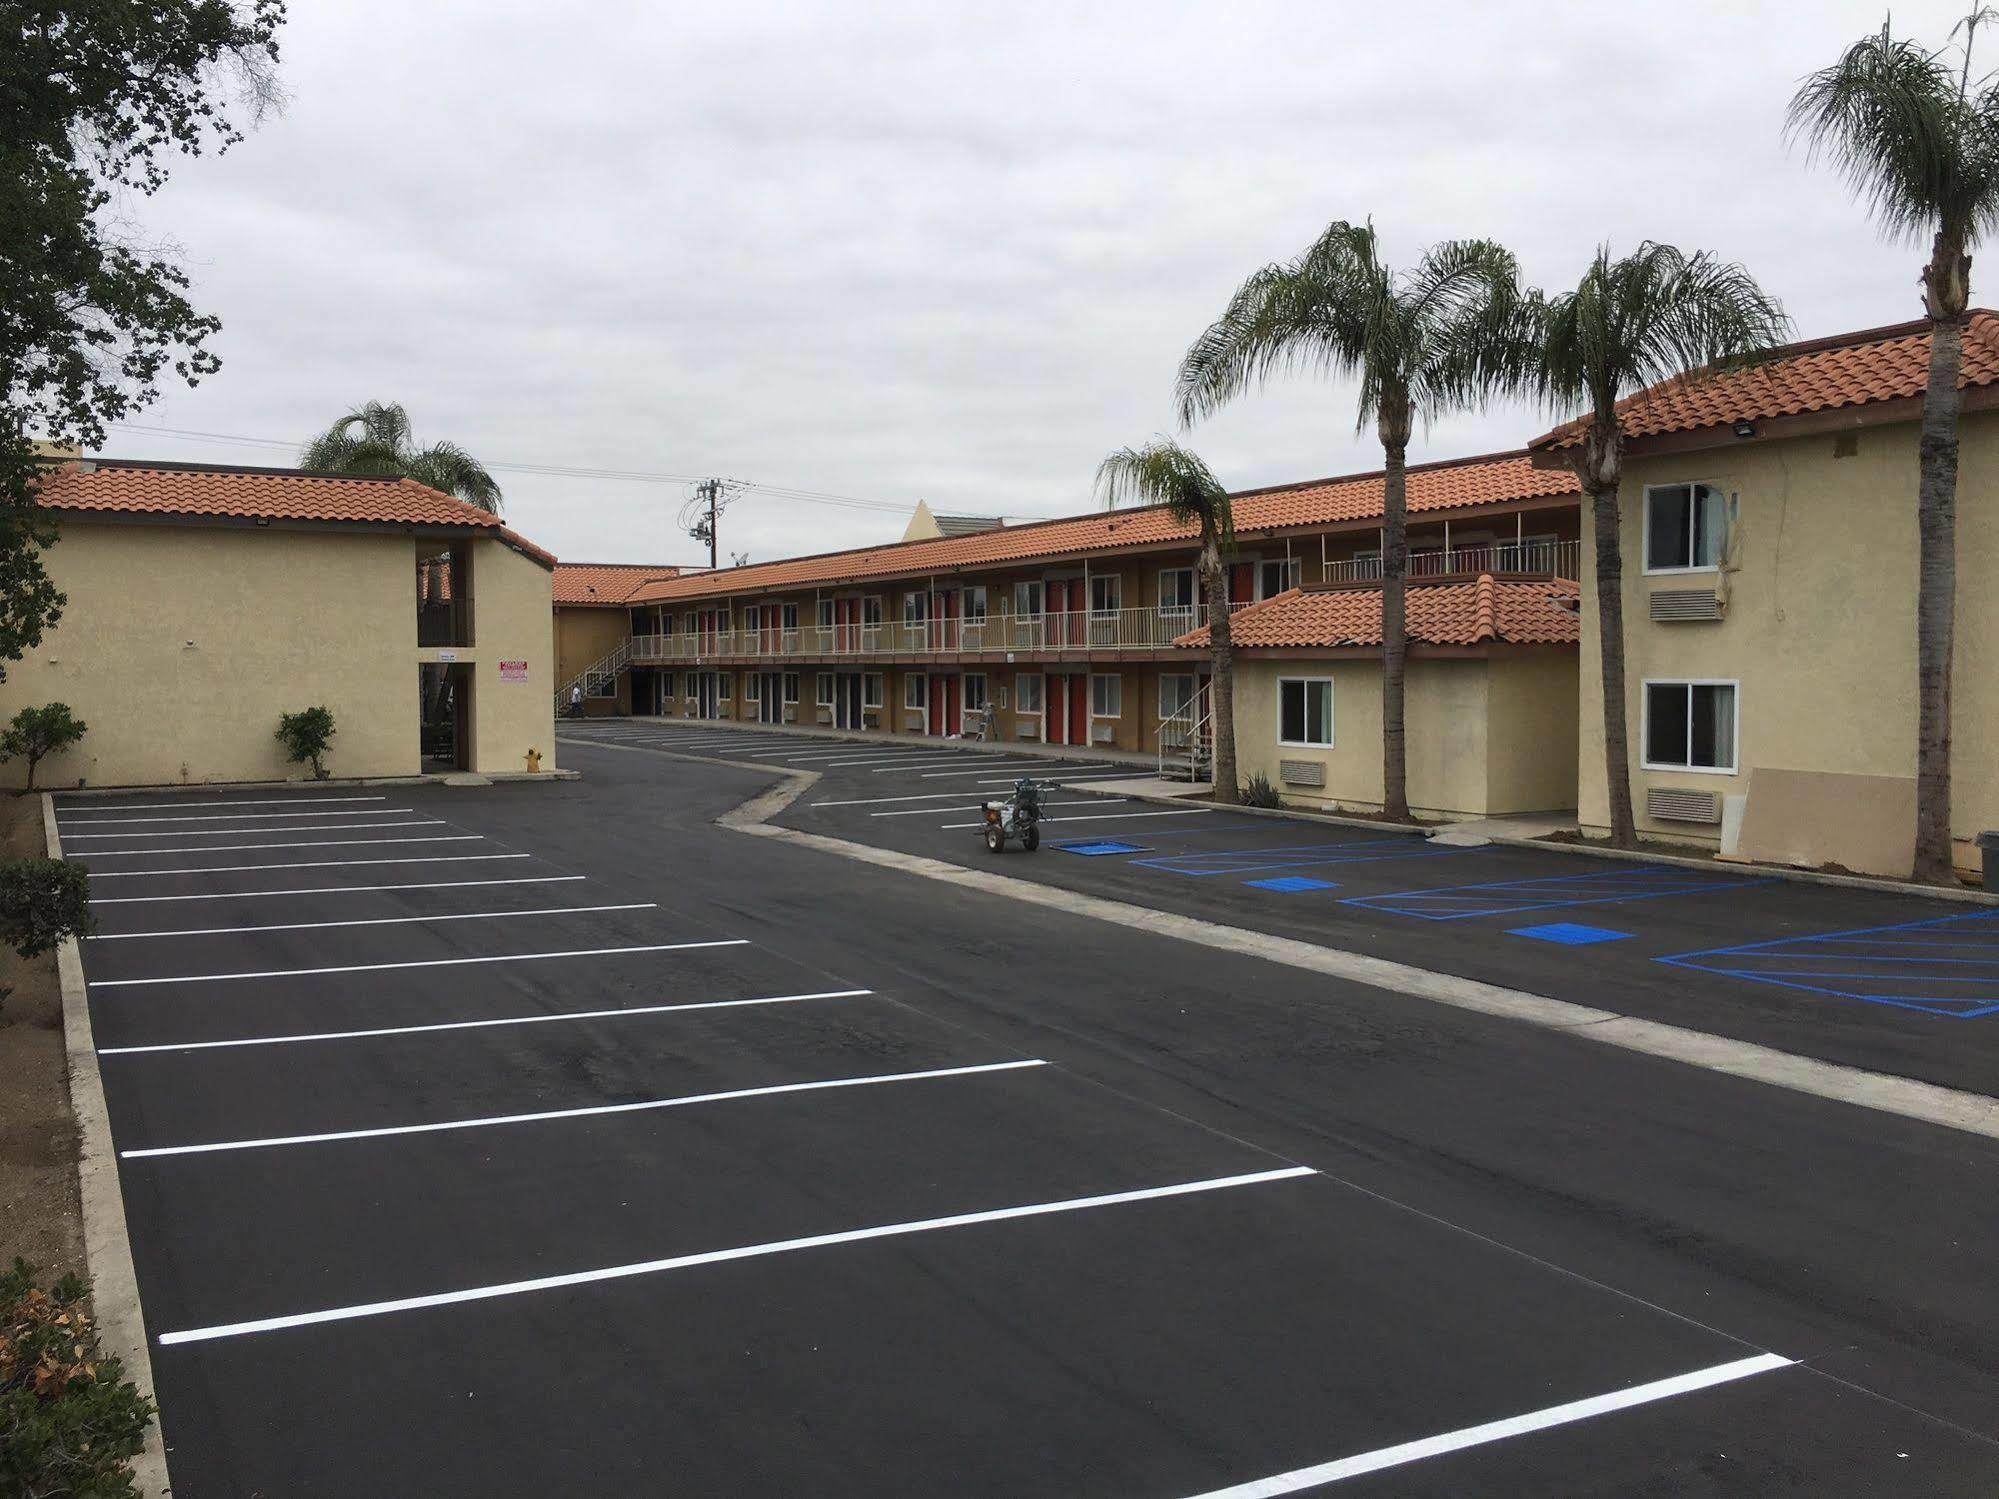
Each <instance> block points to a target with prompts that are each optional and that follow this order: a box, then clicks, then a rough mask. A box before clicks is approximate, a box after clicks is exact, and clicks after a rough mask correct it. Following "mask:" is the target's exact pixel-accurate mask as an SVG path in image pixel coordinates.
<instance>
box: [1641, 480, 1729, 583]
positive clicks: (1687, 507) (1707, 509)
mask: <svg viewBox="0 0 1999 1499" xmlns="http://www.w3.org/2000/svg"><path fill="white" fill-rule="evenodd" d="M1727 549H1728V496H1727V495H1725V494H1723V493H1722V492H1721V491H1720V490H1718V489H1716V488H1715V487H1714V486H1713V485H1711V484H1649V485H1647V486H1646V488H1645V571H1646V572H1648V573H1690V572H1708V571H1711V570H1713V569H1714V568H1717V567H1719V566H1721V558H1722V553H1723V552H1725V551H1726V550H1727Z"/></svg>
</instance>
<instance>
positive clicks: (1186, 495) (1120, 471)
mask: <svg viewBox="0 0 1999 1499" xmlns="http://www.w3.org/2000/svg"><path fill="white" fill-rule="evenodd" d="M1097 491H1098V493H1100V494H1101V495H1102V496H1103V497H1104V503H1105V504H1106V505H1107V506H1108V507H1109V508H1111V509H1116V508H1117V507H1118V506H1119V505H1120V504H1124V503H1127V502H1130V503H1136V504H1140V505H1158V506H1161V507H1163V508H1164V509H1165V511H1166V513H1167V514H1168V515H1170V516H1172V517H1173V519H1175V520H1177V521H1179V522H1180V523H1181V524H1182V525H1193V526H1199V527H1200V528H1201V537H1202V540H1203V541H1204V542H1205V541H1207V540H1208V539H1209V537H1211V536H1212V537H1213V539H1214V541H1215V543H1216V545H1218V546H1219V547H1220V548H1221V550H1223V551H1224V552H1226V551H1229V550H1231V549H1233V547H1234V545H1235V518H1234V514H1233V512H1232V509H1231V506H1230V504H1229V492H1228V490H1226V489H1225V488H1223V487H1222V482H1221V480H1219V479H1217V478H1216V477H1215V475H1214V471H1213V470H1211V469H1210V468H1209V467H1208V465H1207V464H1206V463H1204V462H1202V461H1201V459H1200V457H1199V456H1198V455H1197V454H1195V453H1192V452H1190V451H1188V450H1187V449H1186V448H1183V447H1181V446H1180V445H1179V444H1178V443H1176V442H1174V441H1172V440H1171V439H1170V438H1166V437H1155V438H1153V439H1152V441H1151V442H1148V443H1147V444H1146V445H1145V446H1144V447H1142V448H1129V447H1126V448H1119V449H1118V450H1117V451H1116V452H1115V453H1112V454H1111V455H1110V456H1109V457H1107V458H1105V459H1104V461H1103V462H1102V463H1100V464H1098V465H1097Z"/></svg>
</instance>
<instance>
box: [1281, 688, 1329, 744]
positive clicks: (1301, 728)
mask: <svg viewBox="0 0 1999 1499" xmlns="http://www.w3.org/2000/svg"><path fill="white" fill-rule="evenodd" d="M1292 687H1295V688H1297V689H1298V705H1297V706H1298V718H1297V727H1298V734H1299V737H1297V738H1292V737H1290V736H1289V735H1287V734H1286V733H1285V729H1286V728H1287V727H1289V725H1287V724H1286V722H1285V720H1286V718H1287V717H1289V714H1288V713H1287V711H1286V710H1287V707H1288V705H1287V703H1286V702H1285V697H1286V689H1288V688H1292ZM1314 688H1324V689H1325V691H1324V694H1323V695H1322V696H1321V697H1320V705H1321V706H1320V711H1319V713H1318V714H1317V720H1318V721H1317V722H1314V714H1313V712H1312V699H1313V696H1314V693H1313V689H1314ZM1314 729H1318V730H1320V731H1321V732H1322V733H1323V734H1324V735H1325V737H1324V738H1322V739H1314V738H1313V737H1312V733H1313V730H1314ZM1277 742H1278V743H1279V744H1281V745H1283V746H1285V747H1286V748H1288V749H1319V750H1324V749H1332V748H1333V747H1334V745H1335V743H1336V730H1335V726H1334V717H1333V679H1332V678H1331V677H1279V678H1278V679H1277Z"/></svg>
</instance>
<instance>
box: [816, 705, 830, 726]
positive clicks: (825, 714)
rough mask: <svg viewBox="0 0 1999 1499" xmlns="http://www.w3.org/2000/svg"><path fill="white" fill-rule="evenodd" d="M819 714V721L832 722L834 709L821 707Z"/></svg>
mask: <svg viewBox="0 0 1999 1499" xmlns="http://www.w3.org/2000/svg"><path fill="white" fill-rule="evenodd" d="M818 716H819V722H821V723H831V722H832V721H833V710H832V709H831V708H821V709H820V710H819V715H818Z"/></svg>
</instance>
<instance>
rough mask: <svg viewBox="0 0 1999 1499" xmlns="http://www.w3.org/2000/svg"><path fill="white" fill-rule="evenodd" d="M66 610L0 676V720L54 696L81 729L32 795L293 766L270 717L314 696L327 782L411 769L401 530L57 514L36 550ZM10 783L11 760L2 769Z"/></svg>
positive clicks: (408, 586) (413, 683)
mask: <svg viewBox="0 0 1999 1499" xmlns="http://www.w3.org/2000/svg"><path fill="white" fill-rule="evenodd" d="M47 561H48V569H49V573H50V575H51V576H52V577H53V578H54V579H55V582H56V585H57V586H58V587H59V588H61V589H62V590H63V591H64V592H65V593H66V594H67V595H68V596H69V604H68V607H67V609H66V610H65V611H64V614H63V618H62V620H61V622H60V623H59V624H57V625H56V627H55V628H54V629H53V630H51V631H49V632H48V633H47V634H46V635H45V636H44V637H43V639H42V643H41V645H40V646H39V647H37V648H36V649H35V650H33V651H30V652H29V653H28V654H27V656H26V657H25V658H24V659H22V660H21V661H19V662H15V663H12V664H10V665H9V666H8V668H7V680H6V681H5V682H4V683H0V718H11V717H12V716H13V715H14V713H15V712H16V711H18V710H19V709H20V708H22V707H25V706H28V705H31V704H40V703H48V702H65V703H68V704H69V705H70V707H71V708H72V709H74V710H75V712H76V714H77V716H78V717H80V718H81V719H83V720H84V722H85V723H86V724H88V725H89V726H90V731H89V733H88V734H87V735H86V737H85V738H84V740H83V741H82V742H81V743H80V744H79V745H77V746H76V748H74V749H72V750H70V751H67V752H65V753H64V754H62V755H59V756H53V757H51V758H50V759H48V760H45V761H44V762H43V763H42V766H41V768H40V770H39V772H38V774H37V780H38V781H39V782H41V783H43V784H47V785H72V786H73V785H75V784H77V782H78V780H79V779H86V780H88V781H89V783H90V784H91V785H94V786H116V785H140V784H159V783H172V782H176V781H187V782H202V781H255V780H273V779H281V778H284V777H288V776H295V775H298V774H299V773H300V767H298V766H295V765H291V764H288V763H287V762H286V761H285V759H284V756H283V753H282V751H281V750H280V749H279V747H278V742H277V740H276V738H275V737H273V736H274V734H275V732H276V730H277V723H278V715H279V714H280V713H282V712H288V711H294V710H297V709H300V708H306V707H311V706H314V705H316V704H323V705H324V706H325V707H327V708H329V709H331V710H332V712H333V717H334V723H335V734H334V739H333V746H332V753H331V755H330V756H329V757H328V762H327V763H328V768H329V770H331V772H332V773H333V774H334V775H338V776H382V775H412V774H415V772H416V769H417V672H416V665H415V663H416V570H415V558H414V552H413V550H412V547H411V543H410V541H409V539H408V538H407V537H401V536H394V535H385V534H370V533H364V532H334V531H311V532H306V531H283V530H277V529H269V530H266V529H261V528H233V527H230V528H224V527H210V526H184V527H176V526H139V525H129V524H106V523H102V522H90V521H81V520H74V519H72V520H70V521H67V522H65V524H64V526H63V529H62V534H61V539H60V540H59V541H58V542H57V543H56V545H55V546H54V547H52V548H51V549H50V550H49V552H48V554H47ZM0 774H4V775H5V776H6V778H7V784H9V785H13V786H18V785H20V784H21V781H22V775H23V767H22V766H21V765H20V763H19V762H12V761H10V762H8V763H7V764H6V765H5V766H0Z"/></svg>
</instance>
